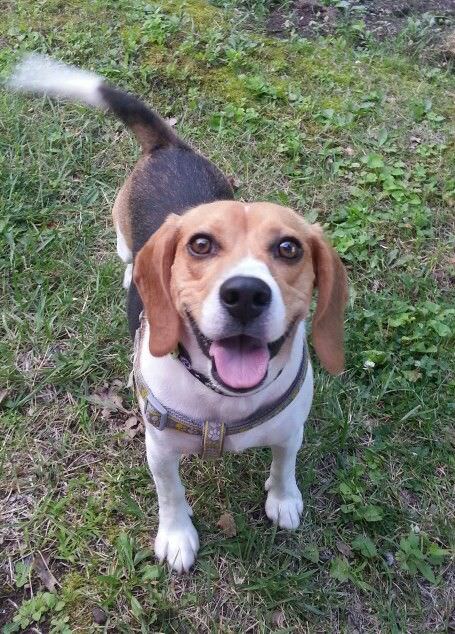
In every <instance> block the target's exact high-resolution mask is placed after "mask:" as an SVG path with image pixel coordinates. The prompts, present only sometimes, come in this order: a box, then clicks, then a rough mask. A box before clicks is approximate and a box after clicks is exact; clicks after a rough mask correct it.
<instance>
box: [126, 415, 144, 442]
mask: <svg viewBox="0 0 455 634" xmlns="http://www.w3.org/2000/svg"><path fill="white" fill-rule="evenodd" d="M143 433H144V426H143V424H142V421H141V420H139V418H138V417H137V416H130V417H129V418H127V420H126V421H125V434H126V435H127V436H128V438H134V437H135V436H136V435H137V434H143Z"/></svg>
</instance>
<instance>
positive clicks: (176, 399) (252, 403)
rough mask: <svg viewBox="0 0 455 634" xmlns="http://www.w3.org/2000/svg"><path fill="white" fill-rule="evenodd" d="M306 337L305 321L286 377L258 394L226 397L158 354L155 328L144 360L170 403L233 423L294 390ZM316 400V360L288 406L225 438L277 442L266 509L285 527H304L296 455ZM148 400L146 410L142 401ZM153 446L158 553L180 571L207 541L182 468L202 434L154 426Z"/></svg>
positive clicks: (236, 447)
mask: <svg viewBox="0 0 455 634" xmlns="http://www.w3.org/2000/svg"><path fill="white" fill-rule="evenodd" d="M304 338H305V326H304V323H303V322H302V323H301V324H300V325H299V326H298V328H297V330H296V333H295V335H294V337H293V339H292V340H291V341H290V342H289V346H288V349H287V352H286V355H285V356H286V358H285V359H282V361H281V364H282V367H283V370H282V373H281V375H280V376H279V377H278V378H277V379H276V380H275V381H273V383H271V384H270V386H268V387H266V388H264V389H262V390H259V391H257V392H256V393H254V394H248V395H242V396H236V397H228V396H223V395H221V394H217V393H216V392H213V391H212V390H210V389H208V388H207V387H205V386H204V385H202V384H201V383H200V382H199V381H197V380H196V379H195V378H194V377H193V376H192V375H191V374H190V373H189V372H188V371H187V370H186V369H185V368H184V367H183V365H182V364H181V363H180V362H179V361H177V360H175V359H173V358H172V357H171V356H169V355H168V356H165V357H159V358H158V357H153V356H152V355H151V354H150V351H149V347H148V327H147V328H146V331H145V333H144V338H143V341H142V347H141V349H140V350H139V363H140V368H141V372H142V375H143V377H144V380H145V382H146V383H147V385H148V386H149V388H150V389H151V390H152V392H153V393H154V395H155V396H156V397H157V398H158V399H159V400H160V401H161V402H162V403H163V405H165V406H167V407H172V408H173V409H177V410H179V411H182V412H185V413H186V414H187V415H189V416H191V417H194V418H199V419H202V420H210V419H217V418H219V416H220V414H221V413H222V415H223V420H224V421H226V425H227V426H229V423H230V422H231V421H234V420H237V419H239V418H240V417H243V418H246V417H247V416H249V415H250V414H252V413H253V412H255V411H257V410H258V409H259V408H260V407H262V406H263V405H266V404H267V403H270V402H272V401H274V400H275V399H277V398H278V397H279V396H280V395H281V394H283V393H284V392H285V391H286V389H287V387H289V385H290V384H291V383H292V381H293V379H294V377H295V375H296V373H297V370H298V367H299V364H300V361H301V358H302V351H303V343H304ZM312 398H313V372H312V368H311V364H309V365H308V371H307V376H306V379H305V381H304V383H303V386H302V388H301V390H300V392H299V394H298V395H297V397H296V398H295V399H294V401H292V403H291V404H290V405H288V407H287V408H286V409H285V410H283V411H282V412H281V413H280V414H278V415H277V416H275V417H274V418H273V419H270V420H268V421H266V422H265V423H263V424H261V425H259V426H257V427H254V428H253V429H251V430H250V431H246V432H242V433H240V434H233V435H227V436H226V438H225V443H224V449H225V451H234V452H239V451H243V450H245V449H248V448H250V447H272V454H273V460H272V465H271V469H270V476H269V478H268V480H267V482H266V484H265V487H266V490H267V500H266V504H265V511H266V514H267V516H268V518H269V519H270V520H271V521H272V522H274V523H275V524H277V525H278V526H279V527H281V528H286V529H295V528H297V526H298V525H299V521H300V515H301V513H302V510H303V501H302V495H301V493H300V491H299V489H298V486H297V483H296V479H295V461H296V456H297V452H298V450H299V448H300V445H301V443H302V437H303V427H304V423H305V420H306V418H307V416H308V413H309V411H310V408H311V402H312ZM140 406H141V410H142V413H143V414H144V403H143V401H141V400H140ZM146 445H147V460H148V464H149V467H150V470H151V472H152V474H153V478H154V480H155V484H156V488H157V494H158V501H159V509H160V511H159V528H158V534H157V537H156V540H155V552H156V555H157V557H158V558H159V560H160V561H163V560H165V559H166V560H167V561H168V563H169V565H170V566H171V568H173V569H174V570H176V571H177V572H183V571H187V570H188V569H189V568H190V567H191V566H192V564H193V563H194V561H195V558H196V555H197V551H198V547H199V540H198V537H197V532H196V530H195V528H194V526H193V523H192V521H191V515H192V511H191V509H190V507H189V505H188V503H187V501H186V499H185V492H184V488H183V485H182V483H181V481H180V477H179V474H178V462H179V458H180V455H182V454H191V453H199V451H200V449H201V437H200V436H192V435H190V434H185V433H182V432H179V431H176V430H173V429H164V430H162V431H159V430H157V429H155V428H154V427H152V426H150V425H148V424H147V425H146Z"/></svg>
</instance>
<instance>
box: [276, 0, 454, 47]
mask: <svg viewBox="0 0 455 634" xmlns="http://www.w3.org/2000/svg"><path fill="white" fill-rule="evenodd" d="M334 5H335V3H334ZM340 5H341V3H340ZM425 15H427V16H430V15H431V16H432V18H433V27H432V28H434V29H435V30H436V31H441V32H442V31H445V30H446V29H448V28H449V27H450V25H451V24H453V22H454V20H455V0H406V1H404V0H363V1H361V2H358V1H357V2H356V1H352V2H346V3H345V6H343V7H340V6H339V7H337V6H330V5H327V4H325V3H324V2H322V1H321V2H318V1H317V0H297V1H296V2H293V3H292V4H291V6H290V7H287V8H283V7H278V8H276V9H274V10H273V11H272V12H271V13H270V16H269V20H268V23H267V31H268V32H269V33H270V34H273V35H275V36H277V37H285V36H287V35H288V34H289V32H290V31H292V30H294V31H297V33H299V34H300V35H301V36H303V37H308V38H312V37H316V36H318V35H328V34H331V33H334V32H336V30H337V29H338V28H339V27H340V26H342V25H349V24H354V23H356V22H359V21H363V22H364V23H365V26H366V28H367V30H368V31H369V32H370V33H371V34H372V35H373V36H374V37H375V38H377V39H379V40H384V39H386V38H389V37H392V36H396V35H398V34H399V33H401V32H402V31H403V30H404V29H405V27H407V25H408V24H409V19H410V18H413V19H419V18H422V17H423V16H425Z"/></svg>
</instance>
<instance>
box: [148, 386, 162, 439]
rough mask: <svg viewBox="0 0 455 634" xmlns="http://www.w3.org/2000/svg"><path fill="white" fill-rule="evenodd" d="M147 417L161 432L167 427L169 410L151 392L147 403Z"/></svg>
mask: <svg viewBox="0 0 455 634" xmlns="http://www.w3.org/2000/svg"><path fill="white" fill-rule="evenodd" d="M145 416H146V418H147V422H149V423H150V424H151V425H153V427H155V428H156V429H158V430H159V431H162V430H163V429H164V428H165V427H167V410H166V408H165V407H164V406H163V405H162V404H161V403H160V402H159V401H158V400H157V399H156V398H155V397H154V396H153V394H150V392H149V394H148V395H147V398H146V401H145Z"/></svg>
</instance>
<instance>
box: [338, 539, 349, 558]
mask: <svg viewBox="0 0 455 634" xmlns="http://www.w3.org/2000/svg"><path fill="white" fill-rule="evenodd" d="M336 546H337V548H338V550H339V551H340V553H341V554H342V555H344V556H345V557H351V556H352V548H351V547H350V546H348V544H345V543H344V542H342V541H340V540H337V542H336Z"/></svg>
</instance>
